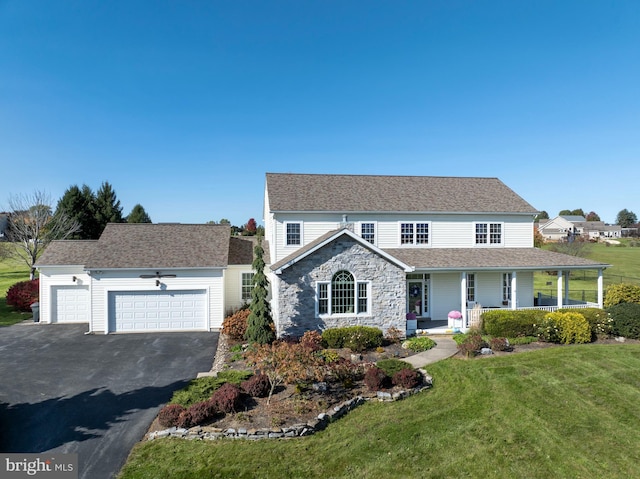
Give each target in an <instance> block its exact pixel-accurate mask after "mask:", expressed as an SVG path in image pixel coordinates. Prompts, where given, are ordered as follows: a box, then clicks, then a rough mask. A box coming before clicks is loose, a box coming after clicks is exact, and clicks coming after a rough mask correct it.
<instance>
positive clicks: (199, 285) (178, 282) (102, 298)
mask: <svg viewBox="0 0 640 479" xmlns="http://www.w3.org/2000/svg"><path fill="white" fill-rule="evenodd" d="M153 273H154V271H146V270H145V271H142V270H139V271H135V270H131V271H105V272H103V273H102V274H96V273H94V275H93V277H92V287H91V300H92V309H93V318H92V325H91V330H92V331H94V332H108V331H107V327H108V304H109V301H108V296H109V292H110V291H141V292H144V291H149V292H151V291H159V290H167V291H180V290H182V291H185V290H205V291H206V292H207V295H208V301H209V309H208V311H207V312H208V319H207V324H208V329H218V328H221V327H222V320H223V319H224V277H223V270H222V269H206V270H172V271H171V273H172V274H175V275H176V277H175V278H161V280H160V281H161V283H162V285H163V286H156V280H155V278H148V279H147V278H145V279H142V278H140V275H141V274H153Z"/></svg>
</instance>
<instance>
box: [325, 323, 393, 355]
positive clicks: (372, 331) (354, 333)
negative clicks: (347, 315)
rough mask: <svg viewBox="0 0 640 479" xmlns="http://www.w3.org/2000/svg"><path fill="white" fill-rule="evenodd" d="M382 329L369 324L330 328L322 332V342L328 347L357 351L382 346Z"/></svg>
mask: <svg viewBox="0 0 640 479" xmlns="http://www.w3.org/2000/svg"><path fill="white" fill-rule="evenodd" d="M382 340H383V336H382V331H381V330H380V329H378V328H372V327H370V326H348V327H346V328H331V329H326V330H324V331H323V332H322V342H323V344H324V345H325V346H326V347H328V348H333V349H338V348H349V349H351V350H352V351H353V352H356V353H359V352H362V351H366V350H367V349H373V348H376V347H378V346H382Z"/></svg>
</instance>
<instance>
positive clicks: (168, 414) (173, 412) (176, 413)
mask: <svg viewBox="0 0 640 479" xmlns="http://www.w3.org/2000/svg"><path fill="white" fill-rule="evenodd" d="M184 410H185V408H184V407H183V406H181V405H180V404H167V405H166V406H164V407H163V408H162V409H160V412H159V413H158V422H159V423H160V425H161V426H162V427H176V426H177V425H178V419H179V418H180V414H181V413H182V411H184Z"/></svg>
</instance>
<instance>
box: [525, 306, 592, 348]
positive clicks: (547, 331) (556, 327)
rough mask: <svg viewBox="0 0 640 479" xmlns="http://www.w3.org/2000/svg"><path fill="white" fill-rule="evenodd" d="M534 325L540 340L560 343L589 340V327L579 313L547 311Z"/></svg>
mask: <svg viewBox="0 0 640 479" xmlns="http://www.w3.org/2000/svg"><path fill="white" fill-rule="evenodd" d="M536 327H537V331H538V338H539V339H540V340H541V341H547V342H550V343H562V344H572V343H589V342H591V327H590V326H589V322H588V321H587V320H586V319H585V318H584V316H583V315H582V314H580V313H571V312H568V313H559V312H555V313H548V314H547V315H545V317H544V319H543V320H542V321H541V322H540V324H537V325H536Z"/></svg>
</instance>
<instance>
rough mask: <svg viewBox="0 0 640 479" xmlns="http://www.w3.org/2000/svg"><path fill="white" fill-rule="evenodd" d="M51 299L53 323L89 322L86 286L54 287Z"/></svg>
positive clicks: (87, 289) (87, 288) (87, 290)
mask: <svg viewBox="0 0 640 479" xmlns="http://www.w3.org/2000/svg"><path fill="white" fill-rule="evenodd" d="M52 297H53V322H54V323H88V322H89V287H88V286H55V287H54V288H53V291H52Z"/></svg>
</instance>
